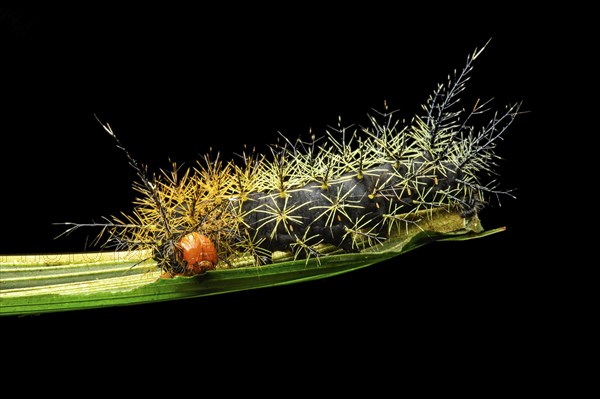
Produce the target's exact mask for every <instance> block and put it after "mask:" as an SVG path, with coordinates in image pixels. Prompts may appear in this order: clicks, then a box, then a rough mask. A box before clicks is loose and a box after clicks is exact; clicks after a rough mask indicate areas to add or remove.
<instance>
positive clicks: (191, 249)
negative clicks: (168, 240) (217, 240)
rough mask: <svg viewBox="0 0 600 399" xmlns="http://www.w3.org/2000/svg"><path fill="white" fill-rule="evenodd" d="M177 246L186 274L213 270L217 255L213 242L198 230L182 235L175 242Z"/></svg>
mask: <svg viewBox="0 0 600 399" xmlns="http://www.w3.org/2000/svg"><path fill="white" fill-rule="evenodd" d="M177 247H178V248H179V249H180V250H181V257H182V261H183V262H184V264H185V268H186V271H185V274H187V275H195V274H200V273H203V272H205V271H207V270H213V269H214V268H215V266H216V264H217V261H218V256H217V249H216V248H215V244H213V242H212V241H211V240H210V238H208V237H207V236H205V235H202V234H200V233H198V232H195V231H194V232H192V233H189V234H186V235H184V236H183V237H182V238H181V240H179V242H178V243H177Z"/></svg>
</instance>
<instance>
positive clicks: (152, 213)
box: [75, 46, 519, 275]
mask: <svg viewBox="0 0 600 399" xmlns="http://www.w3.org/2000/svg"><path fill="white" fill-rule="evenodd" d="M484 47H485V46H484ZM481 51H482V50H475V51H474V52H473V53H472V54H470V55H469V56H468V57H467V62H466V65H465V66H464V67H463V69H462V70H460V71H455V72H454V74H453V75H450V76H449V77H448V81H447V82H446V84H440V85H439V86H438V87H437V88H436V90H434V92H433V94H432V95H431V96H430V97H429V99H428V100H427V102H426V104H424V105H423V107H422V108H423V114H421V115H418V116H416V117H415V118H413V120H412V121H411V122H410V123H409V124H406V125H405V124H403V123H401V122H402V121H400V120H399V119H397V118H396V117H395V113H394V112H388V111H387V109H386V110H385V112H383V113H377V114H376V115H374V116H370V117H369V121H370V125H369V126H365V127H361V128H356V129H354V130H352V131H350V130H349V129H348V128H341V127H340V128H339V129H338V130H336V131H333V132H331V131H328V132H327V134H326V136H325V137H323V138H320V139H317V138H315V137H314V136H313V137H311V138H310V140H309V141H303V140H301V139H297V140H296V141H293V142H292V141H290V140H288V139H286V138H285V137H283V138H282V141H281V143H280V144H276V145H273V146H271V147H270V154H269V156H267V155H264V154H257V153H256V152H254V151H252V152H249V153H248V152H244V153H243V154H242V156H241V162H239V161H237V162H236V161H229V162H223V161H222V160H221V159H219V157H218V156H217V157H216V158H215V159H212V158H211V157H210V156H209V155H207V156H205V158H204V162H199V163H198V165H197V167H196V168H192V169H187V170H184V171H181V170H179V169H178V167H177V166H176V165H173V170H172V171H171V172H164V171H163V172H161V175H159V176H155V177H152V178H151V177H149V176H148V174H147V172H146V169H145V168H144V167H142V166H140V165H138V163H137V162H136V161H135V159H133V158H132V157H131V156H130V155H129V153H128V152H127V151H126V150H125V149H124V147H123V146H122V145H121V143H120V142H119V141H118V139H117V138H116V137H115V136H114V133H113V132H112V130H111V129H110V126H108V125H106V126H105V129H106V130H107V131H108V132H109V133H110V134H111V135H113V137H115V140H117V144H118V146H119V147H120V148H121V149H123V150H124V151H125V153H126V155H127V157H128V159H129V161H130V164H131V165H132V166H133V167H134V169H135V170H136V171H137V173H138V176H139V178H140V181H139V182H137V183H136V184H135V188H136V190H137V191H138V192H139V194H140V196H139V198H138V199H136V200H135V202H134V205H135V209H134V211H133V213H132V214H131V215H125V214H124V215H123V216H122V217H113V218H112V219H110V220H109V222H108V223H105V224H102V225H101V226H103V227H104V229H105V230H108V233H109V235H110V237H109V240H108V241H107V243H112V244H114V245H116V247H117V248H119V249H139V248H152V249H153V253H154V257H155V258H156V260H157V262H158V264H159V266H160V267H161V268H162V269H163V271H165V272H166V273H168V274H170V275H177V274H189V273H190V272H189V267H188V266H190V265H188V263H189V262H188V261H187V260H186V259H188V257H187V256H186V255H187V254H188V252H186V248H187V247H186V246H185V245H183V244H182V242H185V243H187V244H186V245H191V244H189V243H190V242H192V241H190V240H191V238H190V237H191V236H190V234H191V233H194V234H195V233H200V234H201V235H202V237H204V236H206V237H209V238H210V240H211V241H212V242H214V243H215V245H216V250H217V253H218V259H219V261H220V264H221V265H223V267H231V266H236V265H237V264H239V259H241V258H243V257H245V256H246V257H250V258H251V259H252V260H253V262H252V263H254V264H256V265H261V264H265V263H270V262H272V255H273V253H274V252H276V251H286V252H290V253H291V254H292V255H293V257H294V258H299V257H301V258H306V257H313V256H316V257H318V256H321V255H322V253H321V250H320V248H322V247H323V245H330V246H331V245H332V246H335V247H338V248H340V249H341V250H343V251H347V252H348V251H358V250H360V249H361V248H363V247H364V246H369V245H374V244H376V243H380V242H383V241H384V240H386V239H387V238H388V237H390V236H391V235H393V234H394V233H395V232H397V231H400V230H402V229H404V228H406V227H407V226H408V225H416V226H419V224H420V223H421V222H422V220H423V219H424V218H427V217H428V215H430V214H431V213H432V212H434V211H435V210H446V211H448V212H460V213H461V214H462V215H463V216H464V217H470V216H472V215H473V214H476V213H477V212H478V211H479V209H480V208H481V207H483V206H484V205H485V204H486V203H487V202H488V197H489V196H490V195H498V194H509V192H508V191H500V190H498V189H497V187H496V183H495V180H494V179H493V178H490V177H489V176H492V177H493V175H494V169H495V167H496V161H497V160H498V156H497V155H496V154H495V153H494V150H495V147H496V144H497V141H498V140H499V139H500V138H501V137H502V134H503V133H504V131H505V130H506V129H507V128H508V127H509V125H510V124H511V123H512V121H513V120H514V118H515V116H516V115H517V114H518V112H519V105H518V104H515V105H512V106H508V107H507V109H506V111H505V112H504V113H501V114H498V113H495V114H494V116H493V117H492V119H491V120H490V121H489V122H488V123H487V124H484V125H483V126H481V127H479V128H476V127H475V126H474V125H473V122H474V119H475V118H476V117H477V116H479V115H481V114H483V113H485V112H486V111H487V109H486V107H487V105H488V103H487V102H486V103H483V104H480V103H479V102H477V103H476V104H475V106H474V107H472V109H471V110H470V111H466V110H465V109H464V108H461V107H460V94H461V93H462V92H463V91H464V90H465V85H466V83H467V81H468V80H469V75H470V72H471V71H472V69H473V61H474V60H475V59H476V58H477V57H478V56H479V55H480V54H481ZM80 226H82V225H76V226H75V227H80ZM184 247H185V248H184ZM196 269H197V268H196Z"/></svg>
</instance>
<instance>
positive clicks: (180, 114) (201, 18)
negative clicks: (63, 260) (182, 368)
mask: <svg viewBox="0 0 600 399" xmlns="http://www.w3.org/2000/svg"><path fill="white" fill-rule="evenodd" d="M348 11H350V14H348V15H345V14H344V13H342V12H336V13H327V12H324V11H321V10H319V11H317V10H312V9H311V10H294V11H289V12H275V14H270V13H271V12H274V11H273V10H271V9H268V8H266V7H265V9H264V10H263V9H259V8H257V7H256V6H254V7H252V8H248V9H245V10H241V9H237V8H236V9H235V12H234V10H223V11H214V10H210V11H209V10H203V9H199V10H195V11H192V10H188V9H180V10H168V11H167V10H162V9H154V10H152V9H144V10H137V11H135V12H132V11H121V10H117V9H115V10H110V11H106V10H104V11H103V10H94V11H90V10H73V9H69V10H57V9H15V10H6V9H5V10H2V14H0V18H1V19H0V27H1V31H0V34H1V37H0V40H1V44H2V52H3V54H2V58H1V60H2V61H1V62H2V64H1V66H0V68H1V70H2V89H1V93H0V95H1V96H2V104H3V105H2V108H1V109H0V123H1V125H0V137H1V141H0V146H1V147H0V148H1V155H2V158H1V160H0V176H1V177H2V183H1V187H2V195H1V196H0V198H1V201H2V207H1V208H0V209H1V211H2V229H0V235H1V237H0V254H22V253H60V252H72V251H74V252H78V251H82V250H83V249H84V246H85V242H86V238H87V237H86V235H89V236H90V237H94V236H95V232H94V231H88V232H86V233H85V234H74V235H72V236H69V237H65V238H60V239H55V237H56V236H57V235H58V234H60V233H61V232H62V230H63V227H61V226H56V225H54V223H57V222H64V221H73V222H88V221H91V220H92V219H96V220H97V219H99V218H100V217H101V216H107V215H112V214H116V213H118V212H120V211H122V210H124V211H128V210H130V209H131V201H132V199H133V198H134V192H133V191H132V189H131V183H132V181H133V180H134V179H135V176H134V172H133V171H132V170H131V169H130V168H129V167H128V165H127V162H126V159H124V157H123V154H122V153H121V152H120V151H119V150H117V149H116V148H115V145H114V143H113V141H112V140H111V138H110V137H109V136H108V135H107V134H106V133H105V132H104V131H103V129H102V128H101V126H100V125H99V123H98V122H97V121H96V119H95V116H94V115H97V116H98V117H99V118H100V119H101V120H102V121H104V122H107V123H109V124H110V125H111V126H112V127H113V129H114V131H115V132H116V133H117V135H118V136H119V137H120V139H121V141H122V142H123V144H124V145H125V146H126V147H127V148H128V149H129V151H130V152H131V153H132V154H133V155H134V156H135V157H136V158H137V159H138V160H139V161H141V162H142V163H145V164H148V165H149V166H150V168H151V170H158V169H159V168H164V167H168V166H169V163H170V161H171V160H172V161H176V162H177V163H179V164H188V165H192V164H193V163H194V162H195V161H196V159H197V158H198V157H199V156H201V155H203V154H205V153H206V152H208V151H209V149H210V148H212V149H214V150H218V151H220V152H221V154H222V156H223V158H225V159H229V158H230V157H231V156H232V154H233V153H235V152H239V151H240V150H241V149H242V146H243V144H248V145H250V146H256V147H257V148H258V149H259V150H261V149H264V148H265V146H266V145H267V144H271V143H273V142H274V140H275V139H276V136H277V132H281V133H283V134H285V135H287V136H288V137H292V138H295V137H296V136H298V135H301V134H306V133H307V132H308V130H309V129H311V128H312V131H313V132H315V133H317V134H319V133H322V132H323V131H324V130H325V129H326V128H327V126H330V125H336V124H337V121H338V116H341V118H342V123H345V124H352V123H355V124H365V123H366V122H367V119H366V118H367V114H368V113H369V112H371V110H372V109H381V108H382V106H383V102H384V100H385V101H387V104H388V105H389V106H390V108H392V109H398V110H399V112H400V114H401V115H404V116H405V117H406V118H407V119H409V118H410V117H411V116H412V115H413V114H415V113H417V112H419V111H420V104H422V103H423V102H424V101H425V100H426V98H427V97H428V96H429V94H430V93H431V91H432V90H433V89H434V87H435V86H436V85H437V83H439V82H443V81H444V80H445V79H446V76H447V74H448V73H450V72H451V71H452V70H453V69H454V68H462V66H463V65H464V62H465V60H466V56H467V54H469V53H470V52H472V51H473V50H474V49H475V48H476V47H481V46H482V45H484V44H485V43H486V42H487V41H488V40H489V39H490V38H491V39H492V40H491V42H490V44H489V46H488V47H487V49H486V50H485V51H484V53H483V55H482V56H481V58H480V59H478V60H477V62H476V64H475V70H474V73H473V76H472V80H471V81H470V83H469V86H468V91H467V92H466V93H465V95H464V100H465V103H467V104H470V103H473V102H474V101H475V100H476V99H477V98H482V99H489V98H492V97H493V98H494V102H493V105H494V106H495V108H497V109H502V107H503V106H504V105H506V104H509V103H514V102H517V101H523V106H522V110H524V111H528V113H526V114H523V115H521V116H519V117H518V118H517V119H516V121H515V123H514V124H513V126H512V127H511V128H510V129H509V131H508V132H507V134H506V136H505V141H504V142H503V143H502V144H501V145H500V148H499V150H498V151H499V153H500V154H501V155H502V156H503V158H504V159H505V160H504V161H503V162H502V164H501V167H500V173H501V176H502V177H501V180H502V182H503V187H505V188H515V189H516V192H515V194H516V195H517V197H518V198H517V199H516V200H512V199H510V198H503V201H502V206H501V207H499V206H497V204H494V205H492V206H490V207H488V208H486V209H485V210H484V211H483V212H482V213H481V215H480V216H481V219H482V221H483V223H484V227H486V228H494V227H498V226H506V227H507V230H506V231H505V232H503V233H501V234H497V235H494V236H490V237H487V238H484V239H480V240H474V241H467V242H458V243H435V244H431V245H428V246H426V247H423V248H421V249H419V250H417V251H415V252H412V253H409V254H406V255H403V256H401V257H399V258H397V259H394V260H391V261H388V262H385V263H381V264H377V265H374V266H371V267H369V268H367V269H364V270H361V271H356V272H352V273H349V274H346V275H341V276H338V277H334V278H329V279H325V280H321V281H316V282H308V283H302V284H297V285H291V286H286V287H274V288H267V289H262V290H256V291H249V292H242V293H235V294H226V295H222V296H215V297H208V298H199V299H191V300H184V301H175V302H167V303H158V304H152V305H143V306H132V307H123V308H110V309H98V310H90V311H82V312H79V311H78V312H69V313H57V314H48V315H40V316H31V317H24V318H12V319H11V320H10V321H11V322H12V323H11V324H13V325H14V324H17V325H22V326H39V325H44V323H49V324H51V325H53V326H55V328H62V327H59V326H64V325H70V326H73V327H70V332H69V334H72V335H80V334H85V333H89V332H92V331H98V330H101V331H103V332H105V334H107V335H108V336H110V337H117V338H118V337H121V338H123V339H126V337H124V335H125V334H128V331H130V330H135V331H137V332H139V331H140V330H141V328H142V326H143V328H144V329H145V330H144V331H146V332H147V333H148V336H151V337H156V338H162V339H164V340H165V342H169V343H170V342H171V341H172V342H177V343H178V344H179V343H181V344H194V345H200V344H201V342H204V341H209V340H211V339H213V338H219V337H222V336H228V337H232V336H234V337H238V338H239V337H245V338H244V339H248V337H252V339H253V340H254V342H256V343H257V345H258V344H261V343H262V344H264V343H265V342H268V341H269V340H270V339H274V337H278V339H282V337H284V340H289V341H290V342H296V343H297V342H299V341H300V342H301V341H302V340H307V339H308V340H309V341H311V342H317V341H319V342H332V341H335V337H341V336H343V337H349V338H350V339H352V341H353V342H355V343H357V344H360V343H367V345H371V344H374V343H377V342H380V337H385V338H384V339H383V340H384V341H386V342H388V343H389V344H390V345H397V344H399V342H396V340H399V341H401V342H403V343H405V344H406V345H408V346H410V345H418V346H419V347H422V348H423V350H425V349H424V347H428V348H431V347H433V348H435V349H434V350H436V351H442V352H443V351H448V356H451V357H454V356H458V355H459V349H457V347H458V346H461V347H469V348H471V349H473V351H474V352H476V350H475V349H474V348H475V347H478V346H482V347H486V348H488V350H491V351H492V353H494V354H495V355H496V356H501V353H503V352H504V351H507V353H510V351H511V348H512V347H513V346H514V345H515V344H516V343H529V344H531V345H533V346H535V345H536V337H535V336H534V334H533V333H531V332H530V331H531V330H530V329H531V326H533V325H534V324H535V323H536V322H537V321H538V320H539V319H540V318H542V317H544V315H546V314H547V312H548V309H547V306H548V302H547V301H548V298H547V297H546V296H545V293H546V289H547V287H545V284H546V282H547V281H548V278H549V277H548V275H547V274H546V273H547V272H546V271H544V270H543V269H542V266H541V265H540V264H538V263H537V262H535V261H531V262H526V261H524V260H523V257H524V256H530V254H529V252H527V251H528V248H530V245H532V244H531V240H530V234H531V231H530V229H531V225H532V223H534V221H535V218H536V217H537V216H536V215H535V212H531V210H532V209H535V203H536V200H537V199H536V197H535V195H536V189H537V186H538V185H541V184H543V182H541V181H537V180H535V179H532V177H531V176H532V171H533V170H535V169H536V168H538V167H540V166H539V165H537V164H536V163H535V162H534V160H533V159H532V154H533V153H535V151H539V146H540V143H543V140H541V139H540V134H541V132H542V131H544V129H546V127H545V125H544V124H545V123H546V122H544V121H545V120H546V119H545V118H547V117H548V115H549V114H551V113H552V112H553V111H554V110H553V109H551V108H550V109H549V108H548V106H547V104H546V103H544V102H543V100H545V99H544V96H543V95H542V94H540V93H539V91H538V89H539V87H540V86H542V84H543V80H544V78H543V77H542V76H541V75H540V74H539V70H540V68H543V67H544V65H546V64H547V63H548V62H550V60H551V58H552V57H556V51H557V50H556V48H555V47H554V50H553V51H554V52H553V53H552V54H551V53H550V52H549V50H548V49H549V48H550V47H551V46H555V45H556V41H555V39H554V37H553V36H552V35H551V32H550V31H547V30H544V28H543V27H542V28H540V27H539V25H538V26H537V27H533V26H532V24H531V21H532V18H533V17H531V16H527V15H522V14H518V13H508V14H507V15H509V16H498V17H497V18H488V14H487V13H481V14H477V12H476V11H471V12H472V13H475V14H474V15H473V14H469V15H468V16H467V15H464V16H463V17H464V18H459V17H456V16H453V15H450V14H445V13H444V12H440V13H439V15H437V16H435V17H434V16H432V15H429V12H428V11H429V10H421V11H404V12H398V11H392V10H386V9H377V10H364V9H359V10H348ZM255 15H258V16H255ZM542 145H543V144H542ZM536 146H537V147H536ZM536 148H537V149H536ZM8 321H9V320H8V319H3V320H2V323H5V322H8ZM196 330H199V332H198V334H199V337H190V335H192V336H195V331H196ZM107 335H105V336H107ZM188 340H189V341H188ZM492 343H493V345H492V346H493V348H494V349H490V346H489V345H491V344H492ZM338 345H339V344H338ZM380 349H381V347H380ZM349 350H350V349H349ZM428 350H431V349H428ZM474 352H473V353H474Z"/></svg>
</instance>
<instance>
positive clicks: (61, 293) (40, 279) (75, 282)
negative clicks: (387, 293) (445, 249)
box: [0, 213, 504, 316]
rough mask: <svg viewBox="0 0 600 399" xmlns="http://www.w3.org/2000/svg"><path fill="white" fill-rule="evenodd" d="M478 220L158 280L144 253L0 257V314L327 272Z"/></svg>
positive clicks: (180, 295) (449, 236)
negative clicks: (356, 247)
mask: <svg viewBox="0 0 600 399" xmlns="http://www.w3.org/2000/svg"><path fill="white" fill-rule="evenodd" d="M503 230H504V228H497V229H494V230H488V231H484V230H483V229H482V228H481V225H480V224H479V220H478V219H477V218H476V217H474V218H471V219H469V220H468V221H467V220H465V219H463V218H462V217H460V216H459V215H457V214H451V213H445V214H440V215H436V216H435V217H433V218H432V219H431V220H430V221H427V222H426V223H425V224H420V226H419V227H418V228H417V227H411V228H410V229H407V230H406V231H405V232H402V233H399V234H397V235H396V236H395V237H394V238H391V239H389V240H386V241H385V242H384V243H383V244H381V245H375V246H373V247H369V248H366V249H364V250H363V251H362V252H359V253H342V254H331V255H326V256H321V257H319V258H312V259H308V260H292V261H281V262H277V263H273V264H270V265H265V266H259V267H256V266H246V267H239V268H233V269H220V270H212V271H209V272H207V273H204V274H202V275H198V276H194V277H176V278H172V279H170V278H161V276H160V270H158V268H157V267H156V263H155V262H154V261H153V260H152V259H150V258H149V253H148V252H144V251H140V252H135V253H125V252H112V253H107V252H104V253H101V252H96V253H79V254H59V255H22V256H0V315H2V316H7V315H26V314H40V313H49V312H61V311H71V310H82V309H91V308H100V307H110V306H127V305H135V304H145V303H152V302H157V301H171V300H176V299H184V298H196V297H201V296H206V295H216V294H225V293H229V292H235V291H242V290H251V289H257V288H263V287H271V286H277V285H285V284H294V283H300V282H303V281H310V280H315V279H322V278H327V277H332V276H335V275H338V274H341V273H347V272H351V271H353V270H357V269H361V268H364V267H368V266H370V265H373V264H375V263H378V262H382V261H385V260H387V259H390V258H392V257H396V256H399V255H401V254H403V253H406V252H408V251H411V250H414V249H416V248H419V247H421V246H423V245H426V244H428V243H431V242H434V241H458V240H469V239H474V238H481V237H485V236H488V235H490V234H495V233H498V232H500V231H503Z"/></svg>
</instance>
